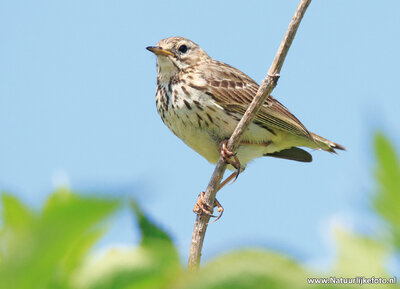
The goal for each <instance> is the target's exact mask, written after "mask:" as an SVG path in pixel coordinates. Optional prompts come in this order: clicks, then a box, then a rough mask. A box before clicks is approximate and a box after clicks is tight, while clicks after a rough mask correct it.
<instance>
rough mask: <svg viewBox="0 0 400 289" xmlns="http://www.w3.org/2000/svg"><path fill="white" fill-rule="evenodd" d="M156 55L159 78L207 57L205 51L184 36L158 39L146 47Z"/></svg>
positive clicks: (170, 75)
mask: <svg viewBox="0 0 400 289" xmlns="http://www.w3.org/2000/svg"><path fill="white" fill-rule="evenodd" d="M146 49H147V50H150V51H151V52H153V53H154V54H155V55H156V56H157V68H158V74H159V76H160V78H168V79H169V78H171V77H172V76H173V75H174V74H176V73H178V72H179V71H180V70H182V69H185V68H188V67H190V66H193V65H196V64H198V63H199V62H201V61H203V60H206V59H207V58H208V55H207V53H206V52H205V51H204V50H203V49H201V48H200V47H199V46H198V45H197V44H196V43H194V42H193V41H190V40H189V39H186V38H184V37H170V38H165V39H162V40H160V42H158V43H157V46H149V47H146Z"/></svg>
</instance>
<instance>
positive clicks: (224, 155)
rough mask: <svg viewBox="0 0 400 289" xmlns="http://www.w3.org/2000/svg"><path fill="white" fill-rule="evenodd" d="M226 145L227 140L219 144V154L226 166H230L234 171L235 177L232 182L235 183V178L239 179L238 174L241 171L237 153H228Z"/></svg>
mask: <svg viewBox="0 0 400 289" xmlns="http://www.w3.org/2000/svg"><path fill="white" fill-rule="evenodd" d="M227 144H228V140H224V141H222V142H221V144H220V148H221V149H220V153H221V157H222V158H223V160H224V161H225V162H226V163H227V164H230V165H231V166H233V167H234V168H235V169H236V177H235V179H234V180H233V182H235V181H236V180H237V178H238V177H239V174H240V171H241V164H240V161H239V158H238V157H237V153H233V152H231V151H229V150H228V148H227ZM231 158H233V159H234V161H232V160H231Z"/></svg>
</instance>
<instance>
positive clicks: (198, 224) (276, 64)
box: [188, 0, 311, 271]
mask: <svg viewBox="0 0 400 289" xmlns="http://www.w3.org/2000/svg"><path fill="white" fill-rule="evenodd" d="M310 2H311V0H301V1H300V4H299V6H298V7H297V10H296V12H295V14H294V16H293V18H292V20H291V22H290V24H289V27H288V29H287V31H286V34H285V36H284V38H283V40H282V43H281V45H280V47H279V49H278V52H277V54H276V56H275V59H274V61H273V62H272V65H271V67H270V69H269V71H268V74H267V76H266V77H265V79H264V80H263V81H262V83H261V85H260V87H259V89H258V91H257V94H256V96H255V97H254V99H253V101H252V103H251V104H250V106H249V107H248V108H247V110H246V112H245V114H244V115H243V117H242V119H241V120H240V122H239V123H238V125H237V127H236V129H235V131H234V132H233V134H232V136H231V138H230V139H229V142H228V146H227V148H228V150H229V151H235V150H236V149H237V147H238V144H239V141H240V139H241V137H242V135H243V133H244V131H245V130H246V129H247V128H248V127H249V126H250V124H251V123H252V121H253V119H254V117H255V116H256V114H257V112H258V110H259V109H260V108H261V106H262V105H263V103H265V101H266V100H267V98H268V97H269V95H270V93H271V92H272V90H273V89H274V88H275V86H276V85H277V82H278V79H279V73H280V71H281V68H282V65H283V62H284V60H285V58H286V55H287V53H288V51H289V48H290V46H291V44H292V41H293V38H294V36H295V35H296V32H297V28H298V27H299V25H300V22H301V19H302V18H303V16H304V13H305V12H306V9H307V7H308V5H309V4H310ZM225 170H226V163H225V162H224V161H223V159H222V158H220V159H219V161H218V163H217V166H216V167H215V170H214V172H213V174H212V176H211V179H210V182H209V184H208V187H207V190H206V192H205V195H204V200H205V201H206V202H207V204H214V200H215V195H216V191H217V188H218V186H219V184H220V183H221V180H222V178H223V176H224V173H225ZM209 220H210V217H209V216H208V215H206V214H200V215H197V217H196V221H195V224H194V228H193V234H192V243H191V245H190V251H189V261H188V269H189V270H192V271H193V270H198V269H199V268H200V258H201V249H202V247H203V241H204V236H205V233H206V230H207V224H208V222H209Z"/></svg>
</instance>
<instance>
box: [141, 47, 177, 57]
mask: <svg viewBox="0 0 400 289" xmlns="http://www.w3.org/2000/svg"><path fill="white" fill-rule="evenodd" d="M146 49H147V50H150V51H151V52H153V53H154V54H155V55H157V56H158V55H164V56H168V55H171V56H174V54H173V53H172V52H171V51H169V50H165V49H162V48H161V47H160V46H147V47H146Z"/></svg>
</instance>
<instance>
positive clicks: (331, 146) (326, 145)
mask: <svg viewBox="0 0 400 289" xmlns="http://www.w3.org/2000/svg"><path fill="white" fill-rule="evenodd" d="M311 136H312V137H313V139H314V141H315V142H316V144H317V145H318V146H319V148H321V149H323V150H325V151H328V152H331V153H336V151H335V150H336V149H338V150H344V151H345V150H346V149H345V148H344V146H341V145H340V144H337V143H334V142H332V141H330V140H327V139H326V138H323V137H322V136H319V135H317V134H315V133H311Z"/></svg>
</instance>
